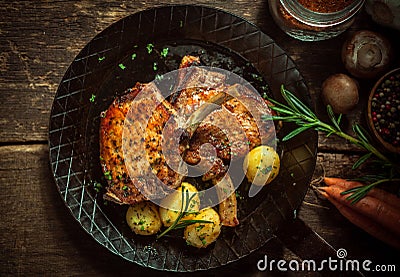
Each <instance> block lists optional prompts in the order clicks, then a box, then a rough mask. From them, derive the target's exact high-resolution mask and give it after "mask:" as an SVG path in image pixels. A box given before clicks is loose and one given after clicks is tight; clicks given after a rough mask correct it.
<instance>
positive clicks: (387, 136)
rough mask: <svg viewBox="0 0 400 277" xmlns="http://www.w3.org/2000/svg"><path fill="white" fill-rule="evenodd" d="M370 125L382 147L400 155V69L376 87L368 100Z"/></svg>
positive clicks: (383, 79)
mask: <svg viewBox="0 0 400 277" xmlns="http://www.w3.org/2000/svg"><path fill="white" fill-rule="evenodd" d="M367 114H368V125H369V127H370V129H371V131H372V132H373V134H374V136H375V138H376V139H377V140H378V141H379V143H380V144H382V146H383V147H384V148H385V149H386V150H388V151H390V152H393V153H400V68H397V69H394V70H391V71H390V72H388V73H386V74H385V75H384V76H382V77H381V78H380V79H379V80H378V81H377V82H376V84H375V85H374V87H373V88H372V90H371V94H370V96H369V98H368V111H367Z"/></svg>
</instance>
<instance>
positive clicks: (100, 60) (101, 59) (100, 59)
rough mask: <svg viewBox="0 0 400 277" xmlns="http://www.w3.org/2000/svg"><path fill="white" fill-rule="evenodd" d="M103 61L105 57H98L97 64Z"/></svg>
mask: <svg viewBox="0 0 400 277" xmlns="http://www.w3.org/2000/svg"><path fill="white" fill-rule="evenodd" d="M105 59H106V57H105V56H103V57H99V58H98V59H97V60H98V61H99V62H102V61H104V60H105Z"/></svg>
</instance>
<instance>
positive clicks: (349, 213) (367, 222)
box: [320, 191, 400, 249]
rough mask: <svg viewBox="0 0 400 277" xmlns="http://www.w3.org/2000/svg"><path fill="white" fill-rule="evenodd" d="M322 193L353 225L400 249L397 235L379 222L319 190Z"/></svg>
mask: <svg viewBox="0 0 400 277" xmlns="http://www.w3.org/2000/svg"><path fill="white" fill-rule="evenodd" d="M320 192H321V194H322V195H324V196H325V197H326V198H327V199H328V200H329V201H330V202H331V203H332V204H333V205H335V207H336V208H337V209H338V211H339V212H340V213H341V214H342V215H343V216H344V217H345V218H347V219H348V220H349V221H350V222H352V223H353V224H354V225H356V226H358V227H360V228H361V229H363V230H364V231H365V232H367V233H368V234H370V235H371V236H373V237H375V238H377V239H379V240H381V241H383V242H385V243H387V244H389V245H391V246H393V247H395V248H397V249H400V238H399V236H397V235H394V234H393V233H391V232H389V231H388V230H386V229H384V228H382V226H380V225H379V224H377V223H376V222H375V221H373V220H372V219H370V218H368V217H366V216H364V215H362V214H360V213H358V212H356V211H354V210H353V209H351V208H349V207H348V206H345V205H344V204H342V203H340V202H339V201H336V200H335V199H333V198H332V197H331V196H330V195H329V194H327V193H326V192H323V191H320Z"/></svg>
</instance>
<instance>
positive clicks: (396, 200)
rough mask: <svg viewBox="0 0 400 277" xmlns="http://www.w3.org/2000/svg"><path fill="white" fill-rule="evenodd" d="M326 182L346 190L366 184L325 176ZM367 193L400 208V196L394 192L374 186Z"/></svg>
mask: <svg viewBox="0 0 400 277" xmlns="http://www.w3.org/2000/svg"><path fill="white" fill-rule="evenodd" d="M324 182H325V184H327V185H328V186H340V187H342V188H343V189H344V190H349V189H352V188H356V187H360V186H364V184H363V183H361V182H357V181H347V180H345V179H341V178H331V177H325V178H324ZM367 195H368V196H372V197H374V198H376V199H378V200H380V201H382V202H384V203H386V204H388V205H391V206H393V207H394V208H396V209H397V210H400V197H397V196H396V195H394V194H393V193H389V192H386V191H384V190H382V189H378V188H373V189H371V190H370V191H369V192H368V194H367Z"/></svg>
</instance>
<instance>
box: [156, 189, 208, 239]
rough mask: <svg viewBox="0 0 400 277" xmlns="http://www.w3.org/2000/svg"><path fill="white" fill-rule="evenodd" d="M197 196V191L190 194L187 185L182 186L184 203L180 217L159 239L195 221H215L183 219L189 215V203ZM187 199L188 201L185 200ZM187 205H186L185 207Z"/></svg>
mask: <svg viewBox="0 0 400 277" xmlns="http://www.w3.org/2000/svg"><path fill="white" fill-rule="evenodd" d="M195 196H196V193H194V194H193V195H191V196H190V195H189V190H188V189H186V190H185V187H184V186H182V203H181V210H180V211H179V214H178V217H177V218H176V220H175V221H174V222H173V223H172V225H171V226H169V227H168V228H167V229H165V230H164V231H163V232H162V233H161V234H159V235H158V236H157V239H159V238H161V237H163V236H164V235H165V234H167V233H168V232H169V231H171V230H176V229H181V228H185V227H186V226H189V225H192V224H195V223H213V222H212V221H209V220H198V219H187V220H181V219H182V218H183V217H184V216H185V215H187V214H188V213H189V212H188V211H189V204H190V202H191V201H192V200H193V198H194V197H195ZM185 199H186V200H187V201H185ZM183 205H185V207H183Z"/></svg>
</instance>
